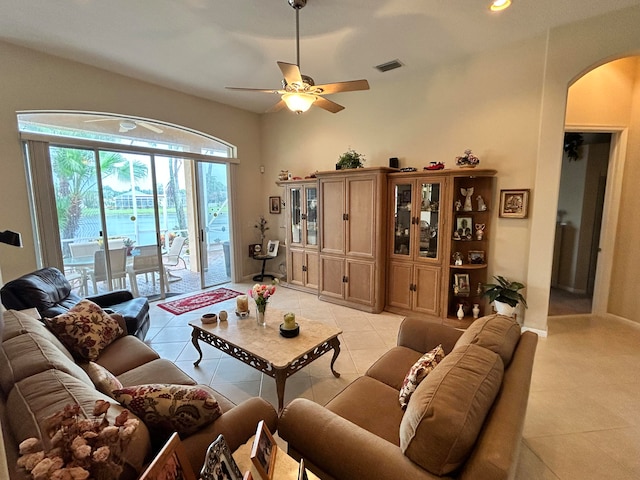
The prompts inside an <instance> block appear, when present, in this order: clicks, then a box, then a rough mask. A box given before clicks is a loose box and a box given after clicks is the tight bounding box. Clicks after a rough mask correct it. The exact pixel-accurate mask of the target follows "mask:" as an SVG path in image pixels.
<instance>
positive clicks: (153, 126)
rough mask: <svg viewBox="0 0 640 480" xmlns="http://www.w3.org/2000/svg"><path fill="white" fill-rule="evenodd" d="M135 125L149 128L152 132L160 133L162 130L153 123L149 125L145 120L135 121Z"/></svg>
mask: <svg viewBox="0 0 640 480" xmlns="http://www.w3.org/2000/svg"><path fill="white" fill-rule="evenodd" d="M136 125H140V126H141V127H144V128H146V129H147V130H151V131H152V132H155V133H162V130H160V129H159V128H158V127H156V126H155V125H151V124H149V123H147V122H136Z"/></svg>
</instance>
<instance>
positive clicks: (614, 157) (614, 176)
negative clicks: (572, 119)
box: [565, 124, 628, 315]
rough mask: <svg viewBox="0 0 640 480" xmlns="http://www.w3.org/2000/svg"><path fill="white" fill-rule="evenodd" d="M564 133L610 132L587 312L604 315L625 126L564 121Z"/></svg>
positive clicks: (616, 227)
mask: <svg viewBox="0 0 640 480" xmlns="http://www.w3.org/2000/svg"><path fill="white" fill-rule="evenodd" d="M565 132H589V133H610V134H611V147H610V150H609V165H608V167H607V183H606V189H605V195H604V205H603V208H602V220H601V225H606V226H607V228H601V229H600V240H599V255H598V259H597V266H596V276H595V281H594V289H593V298H592V302H591V313H592V314H594V315H606V314H607V306H608V303H609V289H610V285H611V277H612V272H613V259H614V255H615V243H616V232H617V230H618V214H619V212H620V198H621V195H622V180H623V177H624V166H625V161H626V156H627V155H626V153H627V141H628V128H627V127H615V126H613V127H612V126H608V125H607V126H595V125H579V124H565Z"/></svg>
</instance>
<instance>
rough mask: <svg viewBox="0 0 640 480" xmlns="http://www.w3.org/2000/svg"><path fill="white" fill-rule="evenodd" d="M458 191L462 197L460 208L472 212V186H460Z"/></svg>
mask: <svg viewBox="0 0 640 480" xmlns="http://www.w3.org/2000/svg"><path fill="white" fill-rule="evenodd" d="M460 193H461V194H462V196H463V197H464V207H463V208H462V210H463V211H464V212H472V211H473V205H471V197H472V196H473V187H469V188H461V189H460Z"/></svg>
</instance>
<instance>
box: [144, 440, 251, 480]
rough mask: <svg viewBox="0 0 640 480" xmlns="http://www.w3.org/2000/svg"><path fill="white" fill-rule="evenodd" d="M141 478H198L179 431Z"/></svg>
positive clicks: (183, 479) (145, 479)
mask: <svg viewBox="0 0 640 480" xmlns="http://www.w3.org/2000/svg"><path fill="white" fill-rule="evenodd" d="M221 478H222V477H221ZM139 480H196V476H195V474H194V473H193V470H192V469H191V463H190V462H189V458H188V457H187V452H186V451H185V449H184V446H183V445H182V443H180V437H179V436H178V434H177V433H174V434H173V435H171V437H170V438H169V440H168V441H167V443H165V445H164V447H162V449H161V450H160V452H159V453H158V455H157V456H156V458H154V459H153V461H152V462H151V463H150V464H149V466H148V467H147V469H146V470H145V471H144V472H142V475H140V477H139ZM238 480H240V479H238Z"/></svg>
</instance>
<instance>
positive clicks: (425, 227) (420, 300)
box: [386, 168, 496, 327]
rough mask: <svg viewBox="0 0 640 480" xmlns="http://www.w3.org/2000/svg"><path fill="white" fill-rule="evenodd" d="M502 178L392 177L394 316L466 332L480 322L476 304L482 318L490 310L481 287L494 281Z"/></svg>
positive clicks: (390, 303) (467, 174)
mask: <svg viewBox="0 0 640 480" xmlns="http://www.w3.org/2000/svg"><path fill="white" fill-rule="evenodd" d="M495 174H496V172H495V171H494V170H485V169H482V170H481V169H477V168H476V169H469V170H464V169H456V170H439V171H432V172H430V171H422V172H412V173H393V174H389V175H388V187H389V188H388V190H389V197H388V198H389V205H390V210H389V214H388V224H389V229H388V234H387V240H388V249H387V252H388V256H387V258H388V265H387V299H386V309H387V310H389V311H392V312H396V313H401V314H424V315H427V316H431V317H437V318H440V319H442V320H444V321H446V322H447V323H450V324H453V325H456V326H462V327H464V326H467V325H468V324H469V323H470V322H471V321H472V320H473V307H474V305H475V304H477V305H478V308H479V310H480V312H479V315H480V316H482V315H483V314H485V313H486V312H487V306H486V304H485V302H484V300H483V299H482V290H478V286H479V285H482V284H484V283H486V281H487V273H486V272H487V262H488V252H487V250H488V242H489V240H490V238H491V207H492V206H493V205H492V202H493V197H494V187H493V185H494V176H495ZM463 191H464V193H466V194H467V195H465V194H463V193H462V192H463ZM478 197H480V198H481V199H482V201H481V203H479V199H478ZM478 232H482V233H480V234H479V233H478ZM461 306H462V313H463V319H462V320H458V317H457V315H458V311H459V310H460V307H461Z"/></svg>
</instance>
